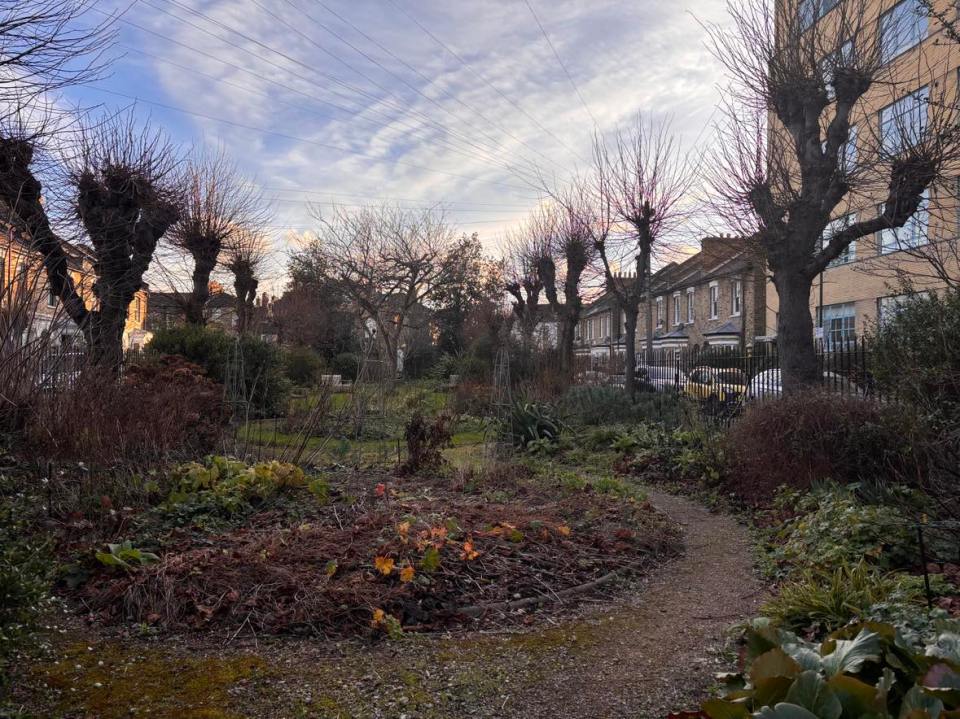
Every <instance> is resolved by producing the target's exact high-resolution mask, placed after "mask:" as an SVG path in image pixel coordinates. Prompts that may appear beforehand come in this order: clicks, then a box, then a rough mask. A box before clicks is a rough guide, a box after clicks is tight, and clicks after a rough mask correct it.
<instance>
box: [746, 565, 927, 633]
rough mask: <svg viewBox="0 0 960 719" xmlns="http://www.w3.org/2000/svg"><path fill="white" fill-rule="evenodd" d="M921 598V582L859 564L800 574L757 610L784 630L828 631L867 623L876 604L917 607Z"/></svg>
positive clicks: (910, 576)
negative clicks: (860, 622) (761, 608)
mask: <svg viewBox="0 0 960 719" xmlns="http://www.w3.org/2000/svg"><path fill="white" fill-rule="evenodd" d="M923 596H924V595H923V579H922V578H920V577H914V576H912V575H909V574H902V573H891V574H884V573H883V572H880V571H879V570H877V569H876V568H874V567H871V566H870V565H869V564H867V563H866V562H865V561H862V560H861V561H860V562H858V563H857V564H853V565H848V564H840V565H838V566H837V567H836V569H834V570H833V571H826V572H824V571H822V570H814V569H807V570H804V571H802V572H800V573H799V575H798V576H796V577H795V578H794V579H791V580H790V581H788V582H786V583H785V584H783V585H782V586H781V587H780V588H779V591H778V593H777V596H776V597H774V598H773V599H771V600H770V601H769V602H767V604H766V605H764V607H763V610H762V611H763V614H764V616H767V617H769V618H770V619H772V620H773V621H774V622H775V623H776V624H777V626H779V627H782V628H784V629H789V630H791V631H803V632H818V633H819V632H821V631H827V632H830V631H834V630H836V629H839V628H840V627H842V626H844V625H846V624H848V623H849V622H851V621H853V620H860V621H864V620H867V619H869V618H870V617H871V614H872V612H873V611H874V609H875V608H876V607H877V606H878V605H881V604H889V605H904V604H919V603H920V602H921V601H922V599H923Z"/></svg>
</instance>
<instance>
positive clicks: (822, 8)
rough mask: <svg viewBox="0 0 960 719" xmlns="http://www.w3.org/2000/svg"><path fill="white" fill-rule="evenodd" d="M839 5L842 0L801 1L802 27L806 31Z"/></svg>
mask: <svg viewBox="0 0 960 719" xmlns="http://www.w3.org/2000/svg"><path fill="white" fill-rule="evenodd" d="M839 4H840V0H800V6H799V8H798V12H799V13H800V26H801V27H802V28H803V29H804V30H806V29H807V28H808V27H810V26H811V25H813V23H814V22H815V21H817V20H819V19H820V18H822V17H823V16H824V15H826V14H827V13H828V12H830V11H831V10H833V8H835V7H836V6H837V5H839Z"/></svg>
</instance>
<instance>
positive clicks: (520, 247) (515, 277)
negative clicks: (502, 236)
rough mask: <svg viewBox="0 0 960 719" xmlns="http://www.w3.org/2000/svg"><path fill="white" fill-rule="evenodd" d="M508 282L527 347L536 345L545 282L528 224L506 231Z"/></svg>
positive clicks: (522, 343) (506, 284)
mask: <svg viewBox="0 0 960 719" xmlns="http://www.w3.org/2000/svg"><path fill="white" fill-rule="evenodd" d="M505 256H506V272H505V274H506V283H505V285H504V289H505V290H506V291H507V294H509V295H510V299H511V304H512V305H513V319H514V322H515V323H516V325H515V326H516V327H518V329H519V335H520V343H521V346H522V347H523V348H524V350H525V351H528V352H529V351H530V350H531V349H532V347H533V333H534V331H535V330H536V328H537V324H538V323H539V322H540V320H541V319H542V318H541V316H540V315H541V307H540V295H541V294H542V293H543V282H541V281H540V274H539V272H538V271H537V256H538V252H537V251H536V247H535V245H534V243H533V240H532V233H530V232H529V231H528V229H527V228H526V227H524V228H521V229H520V230H516V231H512V232H510V233H508V234H507V236H506V241H505Z"/></svg>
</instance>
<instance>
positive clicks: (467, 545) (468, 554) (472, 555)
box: [460, 539, 480, 562]
mask: <svg viewBox="0 0 960 719" xmlns="http://www.w3.org/2000/svg"><path fill="white" fill-rule="evenodd" d="M479 556H480V552H478V551H477V550H475V549H474V548H473V540H472V539H467V541H466V542H464V543H463V551H462V552H461V553H460V559H464V560H466V561H468V562H472V561H473V560H474V559H476V558H477V557H479Z"/></svg>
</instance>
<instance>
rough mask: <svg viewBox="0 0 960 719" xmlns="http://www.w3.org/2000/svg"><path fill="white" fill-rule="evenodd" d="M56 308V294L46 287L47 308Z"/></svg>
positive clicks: (50, 287)
mask: <svg viewBox="0 0 960 719" xmlns="http://www.w3.org/2000/svg"><path fill="white" fill-rule="evenodd" d="M138 302H139V300H138ZM56 306H57V293H56V292H54V291H53V287H52V286H50V285H47V307H56Z"/></svg>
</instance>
